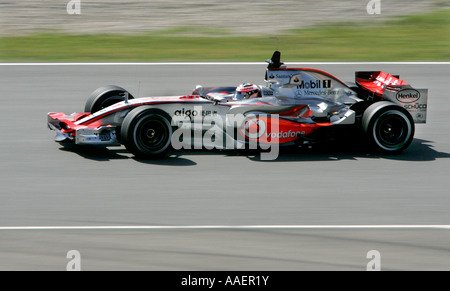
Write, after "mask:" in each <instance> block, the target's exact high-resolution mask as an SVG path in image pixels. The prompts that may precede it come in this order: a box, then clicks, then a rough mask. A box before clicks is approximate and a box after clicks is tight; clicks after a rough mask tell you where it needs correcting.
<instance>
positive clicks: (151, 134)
mask: <svg viewBox="0 0 450 291" xmlns="http://www.w3.org/2000/svg"><path fill="white" fill-rule="evenodd" d="M135 137H136V142H137V144H138V145H139V147H141V148H142V149H144V150H145V151H150V152H154V153H158V152H160V151H163V150H164V149H165V148H166V147H167V142H168V141H169V137H170V132H169V129H168V127H167V124H166V123H165V122H164V121H163V120H160V119H146V120H144V121H142V122H141V123H140V124H138V126H137V127H136V132H135Z"/></svg>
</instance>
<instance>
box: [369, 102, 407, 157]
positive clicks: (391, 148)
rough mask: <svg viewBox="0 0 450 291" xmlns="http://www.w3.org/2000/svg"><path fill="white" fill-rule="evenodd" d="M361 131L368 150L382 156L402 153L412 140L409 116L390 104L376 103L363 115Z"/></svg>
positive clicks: (404, 111)
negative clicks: (368, 147)
mask: <svg viewBox="0 0 450 291" xmlns="http://www.w3.org/2000/svg"><path fill="white" fill-rule="evenodd" d="M362 129H363V132H364V134H365V137H366V140H367V142H368V144H369V146H370V148H371V149H372V150H373V151H375V152H377V153H382V154H398V153H401V152H402V151H404V150H405V149H406V148H407V147H408V146H409V145H410V144H411V142H412V140H413V138H414V130H415V129H414V121H413V119H412V117H411V114H409V112H408V111H407V110H406V109H404V108H403V107H401V106H398V105H396V104H393V103H391V102H387V101H382V102H376V103H374V104H372V105H371V106H369V107H368V108H367V109H366V110H365V111H364V114H363V118H362Z"/></svg>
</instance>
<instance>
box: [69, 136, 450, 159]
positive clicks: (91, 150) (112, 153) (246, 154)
mask: <svg viewBox="0 0 450 291" xmlns="http://www.w3.org/2000/svg"><path fill="white" fill-rule="evenodd" d="M60 150H62V151H67V152H72V153H76V154H78V155H79V156H81V157H83V158H86V159H89V160H94V161H99V162H101V161H110V160H125V159H133V160H135V161H137V162H140V163H145V164H151V165H161V166H195V165H197V162H195V161H193V160H192V159H190V157H194V156H197V157H198V156H222V157H236V158H247V159H248V160H251V161H255V162H302V161H304V162H313V161H340V160H358V159H360V158H370V159H389V160H397V161H414V162H426V161H434V160H436V159H441V158H450V154H449V153H445V152H439V151H436V150H434V149H433V142H432V141H427V140H422V139H414V140H413V142H412V144H411V145H410V146H409V148H408V149H407V150H405V151H404V152H403V153H401V154H398V155H375V154H369V153H367V151H366V150H365V149H364V148H363V147H362V146H361V145H358V144H354V143H350V144H348V143H328V144H322V145H316V146H314V147H311V148H304V147H302V148H298V147H295V148H293V147H288V148H283V147H280V149H279V153H278V155H276V159H267V158H265V157H264V156H263V155H262V153H261V152H259V151H256V150H224V151H219V150H206V149H205V150H193V149H192V150H179V151H173V152H172V153H171V154H170V155H169V156H168V157H166V158H164V159H157V160H145V159H138V158H136V157H134V156H133V155H132V154H130V153H129V152H128V151H127V150H126V149H125V148H123V147H110V148H103V147H95V146H75V145H66V146H63V147H61V148H60Z"/></svg>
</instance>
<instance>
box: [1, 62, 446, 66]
mask: <svg viewBox="0 0 450 291" xmlns="http://www.w3.org/2000/svg"><path fill="white" fill-rule="evenodd" d="M183 65H186V66H207V65H212V66H218V65H226V66H230V65H231V66H235V65H267V63H262V62H166V63H159V62H149V63H133V62H119V63H0V66H183ZM285 65H450V62H286V63H285Z"/></svg>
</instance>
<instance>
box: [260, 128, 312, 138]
mask: <svg viewBox="0 0 450 291" xmlns="http://www.w3.org/2000/svg"><path fill="white" fill-rule="evenodd" d="M301 135H305V132H304V131H292V130H289V131H280V132H272V133H269V132H268V133H266V137H267V138H288V137H298V136H301Z"/></svg>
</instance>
